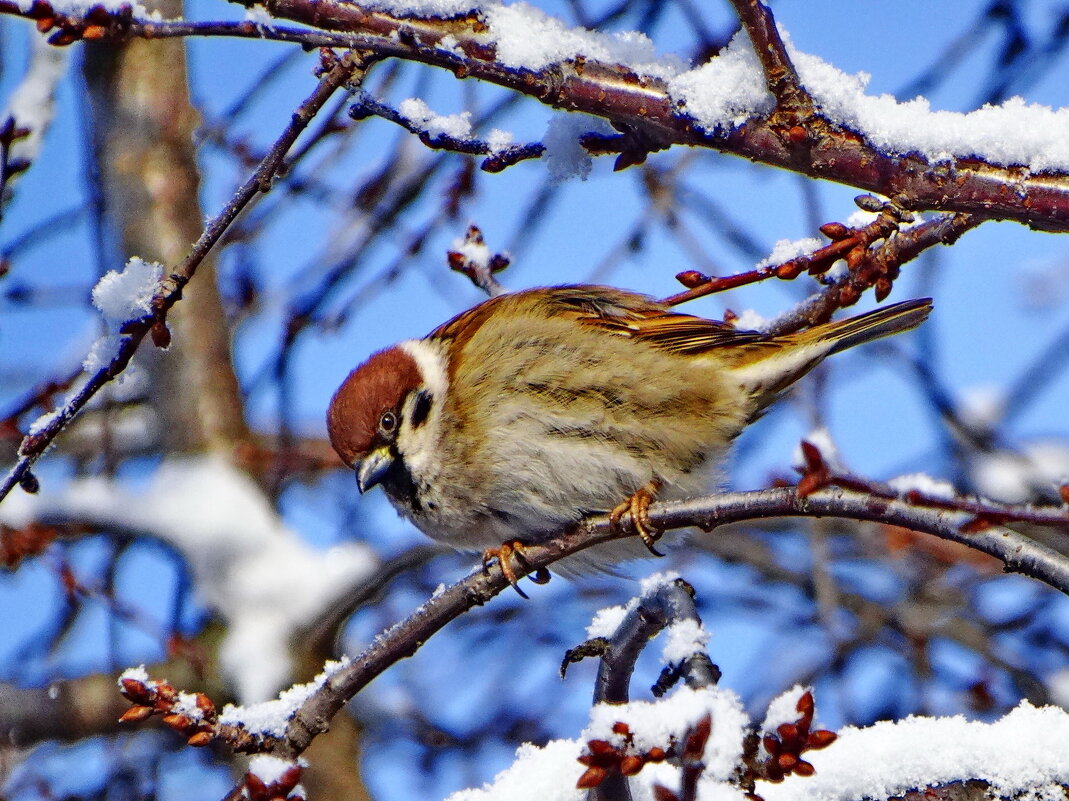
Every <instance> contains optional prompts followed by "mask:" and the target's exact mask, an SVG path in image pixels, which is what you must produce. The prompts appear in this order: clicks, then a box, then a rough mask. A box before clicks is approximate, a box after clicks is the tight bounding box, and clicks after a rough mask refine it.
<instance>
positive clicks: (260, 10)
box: [245, 4, 278, 28]
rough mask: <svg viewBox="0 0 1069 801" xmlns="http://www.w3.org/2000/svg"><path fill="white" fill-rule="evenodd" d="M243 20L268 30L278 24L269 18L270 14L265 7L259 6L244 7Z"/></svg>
mask: <svg viewBox="0 0 1069 801" xmlns="http://www.w3.org/2000/svg"><path fill="white" fill-rule="evenodd" d="M245 19H246V20H247V21H249V22H251V23H252V24H253V25H257V26H259V27H262V28H270V27H271V26H272V25H274V24H275V23H276V22H278V20H277V19H275V18H274V17H273V16H271V12H270V11H268V10H267V8H266V7H265V6H262V5H259V4H254V5H250V6H245Z"/></svg>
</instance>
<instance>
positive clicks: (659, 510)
mask: <svg viewBox="0 0 1069 801" xmlns="http://www.w3.org/2000/svg"><path fill="white" fill-rule="evenodd" d="M771 517H840V518H848V519H852V520H864V521H873V522H879V523H884V524H888V525H895V526H901V527H903V528H910V529H913V530H915V531H922V532H926V533H928V534H933V535H935V536H937V537H942V538H944V539H949V540H953V541H955V542H959V543H963V544H966V545H969V546H970V547H973V548H976V549H977V550H980V551H983V552H984V553H987V554H990V555H991V556H994V557H996V558H998V559H1000V560H1001V561H1002V562H1003V563H1004V564H1005V566H1006V570H1007V571H1010V572H1016V573H1021V574H1024V575H1027V576H1031V577H1033V578H1036V579H1039V580H1040V581H1043V582H1045V583H1047V584H1050V585H1051V586H1053V587H1055V588H1057V589H1059V590H1061V591H1062V592H1066V593H1069V557H1065V556H1063V555H1062V554H1059V553H1057V552H1056V551H1054V550H1052V549H1050V548H1047V547H1046V546H1044V545H1041V544H1039V543H1036V542H1033V541H1032V540H1030V539H1028V538H1027V537H1025V536H1023V535H1021V534H1019V533H1017V532H1015V531H1012V530H1010V529H1007V528H1004V527H1001V526H991V527H989V528H986V529H984V530H983V531H979V532H976V533H971V534H970V533H963V532H962V526H963V524H964V523H965V522H967V521H968V520H969V519H970V517H971V515H969V514H968V513H967V512H962V511H953V510H949V509H935V508H926V507H923V506H918V505H915V504H912V503H909V502H908V501H906V500H901V499H899V500H894V499H887V498H883V497H879V496H876V495H872V494H869V493H864V492H858V491H854V490H847V489H840V488H834V489H824V490H820V491H818V492H814V493H812V494H810V495H808V496H805V497H803V496H800V495H799V493H798V490H797V488H796V487H777V488H773V489H764V490H755V491H751V492H729V493H724V494H722V495H714V496H709V497H704V498H697V499H693V500H689V501H674V502H668V503H655V504H653V505H652V506H651V507H650V520H651V521H652V522H653V523H654V524H655V525H656V526H657V527H658V528H665V529H670V528H686V527H691V526H698V527H700V528H702V529H705V530H707V531H709V530H712V529H714V528H716V527H717V526H721V525H725V524H727V523H736V522H740V521H744V520H758V519H764V518H771ZM623 528H624V530H622V531H614V530H613V526H612V524H611V523H610V520H609V518H608V516H607V515H600V516H598V517H595V518H591V519H590V520H588V521H587V522H586V523H585V524H584V525H581V526H579V527H577V528H575V529H573V530H571V531H568V532H565V533H563V534H561V535H559V536H557V537H555V538H553V539H551V540H549V541H547V542H545V543H541V544H537V545H530V546H527V547H526V548H525V549H524V558H523V561H522V563H519V564H516V565H514V568H513V569H514V570H515V571H516V572H517V573H518V574H520V575H526V574H530V573H535V572H536V571H539V570H540V569H543V568H545V567H547V566H548V565H551V564H552V563H553V562H556V561H558V560H559V559H562V558H563V557H565V556H569V555H571V554H574V553H577V552H579V551H581V550H584V549H586V548H589V547H592V546H595V545H599V544H601V543H604V542H608V541H610V540H614V539H620V538H622V537H625V536H631V535H632V534H633V528H632V527H631V525H630V523H629V521H625V524H624V527H623ZM507 586H509V583H508V580H507V579H506V578H505V577H504V575H503V574H502V572H501V568H500V566H499V565H497V564H494V565H492V566H491V567H490V568H489V569H487V570H477V571H475V572H473V573H472V574H470V575H469V576H467V577H466V578H465V579H463V580H461V581H459V582H458V583H456V584H454V585H453V586H451V587H449V588H447V589H445V590H444V591H442V592H440V593H438V594H437V595H435V596H434V597H433V598H431V599H430V600H429V601H427V603H425V604H424V605H423V606H421V607H420V608H419V609H417V610H416V611H415V612H414V613H413V614H412V615H410V616H409V617H408V618H406V619H405V620H403V621H401V622H399V623H398V624H397V625H395V626H393V627H392V628H391V629H389V630H387V631H386V632H383V633H382V634H381V635H380V636H379V637H377V638H376V640H375V642H374V643H373V644H372V645H371V646H370V647H369V648H368V649H367V650H366V651H364V653H362V654H360V655H359V656H358V657H356V658H354V659H352V660H351V661H349V662H348V663H347V664H345V665H343V666H340V667H339V668H338V669H337V670H335V671H334V672H332V673H331V675H330V676H329V678H326V680H325V681H323V682H322V683H321V684H320V685H319V686H318V688H317V689H316V690H315V691H314V692H312V693H311V694H309V695H308V696H307V699H306V700H305V701H304V702H303V703H302V704H301V706H300V707H299V708H298V709H297V710H296V712H295V714H294V715H293V717H292V718H291V719H290V721H289V724H288V727H287V730H286V734H285V736H284V737H271V736H268V735H264V734H261V733H257V732H249V731H246V730H245V729H244V728H242V727H241V726H237V725H233V724H227V725H223V724H218V725H216V726H215V729H214V735H213V736H214V737H218V738H219V739H221V740H223V741H226V742H230V743H232V744H234V745H235V746H236V747H239V748H241V749H242V750H253V751H266V752H270V753H273V754H275V755H277V756H280V757H284V758H288V759H292V758H295V757H297V756H299V755H300V754H301V753H302V752H303V751H304V750H305V749H307V748H308V746H309V745H311V743H312V741H313V740H314V739H315V738H316V737H317V736H318V735H319V734H321V733H323V732H325V731H326V730H327V728H328V726H329V722H330V720H331V718H332V717H333V716H334V715H335V714H337V712H338V711H339V710H341V709H342V707H344V705H345V704H346V703H348V701H349V700H350V699H352V698H353V697H354V696H355V695H356V694H357V693H358V692H360V690H362V689H363V688H364V687H365V686H366V685H367V684H368V683H369V682H371V681H372V680H373V679H374V678H375V677H376V676H378V675H379V674H381V673H382V672H383V671H385V670H386V669H388V668H389V667H390V666H391V665H393V664H394V663H396V662H398V661H400V660H401V659H404V658H405V657H408V656H411V655H413V654H414V653H415V652H416V651H417V650H418V649H419V647H420V646H421V645H422V644H423V643H424V642H426V640H427V639H428V638H429V637H431V636H433V635H434V634H435V633H437V632H438V631H440V630H441V629H442V628H443V627H445V626H446V625H447V624H448V623H449V622H450V621H451V620H453V619H454V618H456V617H458V616H460V615H461V614H463V613H465V612H467V611H468V610H470V609H472V608H473V607H476V606H481V605H483V604H485V603H487V602H488V601H489V600H490V599H491V598H493V597H494V596H495V595H497V594H498V593H500V592H501V591H502V590H504V589H505V588H506V587H507Z"/></svg>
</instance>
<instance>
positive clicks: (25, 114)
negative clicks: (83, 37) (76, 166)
mask: <svg viewBox="0 0 1069 801" xmlns="http://www.w3.org/2000/svg"><path fill="white" fill-rule="evenodd" d="M30 2H32V0H30ZM30 2H26V3H25V7H24V8H23V10H24V11H25V10H28V8H29V5H30ZM20 7H22V5H21V3H20ZM31 43H32V44H31V48H32V49H31V51H30V66H29V69H27V70H26V74H25V75H24V76H23V78H22V82H21V83H19V85H18V87H17V88H16V89H15V91H14V92H13V93H12V94H11V98H10V100H9V101H8V104H7V108H5V109H4V110H3V112H2V113H0V121H2V120H6V119H7V118H8V117H11V118H12V119H14V120H15V127H16V128H27V129H29V131H30V133H29V134H28V135H27V136H26V137H25V138H23V139H19V140H16V141H15V142H13V143H12V145H11V150H10V153H9V154H8V155H9V157H10V158H11V159H13V160H14V159H25V160H27V161H33V160H34V158H36V156H37V152H38V151H39V150H40V148H41V141H42V140H43V139H44V135H45V132H46V131H47V130H48V126H49V124H51V122H52V116H53V114H54V113H55V106H56V104H55V94H56V86H57V85H58V83H59V80H60V78H62V77H63V75H64V73H66V71H67V56H68V54H69V53H70V48H66V47H53V46H52V45H50V44H48V41H47V40H46V39H45V38H44V37H42V36H34V37H32V38H31Z"/></svg>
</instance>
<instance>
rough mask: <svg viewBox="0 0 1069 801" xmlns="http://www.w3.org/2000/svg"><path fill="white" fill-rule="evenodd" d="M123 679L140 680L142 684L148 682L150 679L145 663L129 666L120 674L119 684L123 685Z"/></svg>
mask: <svg viewBox="0 0 1069 801" xmlns="http://www.w3.org/2000/svg"><path fill="white" fill-rule="evenodd" d="M123 679H133V680H134V681H139V682H141V683H142V684H148V683H149V681H150V679H149V677H148V671H147V670H145V666H144V665H138V666H137V667H128V668H127V669H126V670H124V671H123V672H122V673H120V674H119V686H120V687H122V680H123Z"/></svg>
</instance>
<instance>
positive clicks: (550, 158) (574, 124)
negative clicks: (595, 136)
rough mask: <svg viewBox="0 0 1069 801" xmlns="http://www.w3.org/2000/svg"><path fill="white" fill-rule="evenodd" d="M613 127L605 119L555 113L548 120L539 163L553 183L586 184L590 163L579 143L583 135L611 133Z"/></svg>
mask: <svg viewBox="0 0 1069 801" xmlns="http://www.w3.org/2000/svg"><path fill="white" fill-rule="evenodd" d="M612 132H613V131H612V128H611V127H610V126H609V124H608V123H607V122H605V120H603V119H600V118H598V117H591V116H590V115H588V114H571V113H568V112H558V113H556V114H554V115H553V116H551V117H550V118H549V125H548V126H547V127H546V133H545V136H543V137H542V144H544V145H545V146H546V149H545V151H544V152H543V153H542V160H543V161H544V162H545V163H546V169H548V170H549V177H550V180H551V181H553V182H554V183H561V182H563V181H567V180H568V179H569V178H579V179H580V180H582V181H585V180H586V179H587V178H588V177H589V176H590V168H591V166H592V164H593V161H592V159H591V157H590V154H589V153H588V152H587V151H586V149H585V148H584V147H583V145H582V144H580V142H579V137H580V136H582V135H583V134H585V133H603V134H611V133H612Z"/></svg>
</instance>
